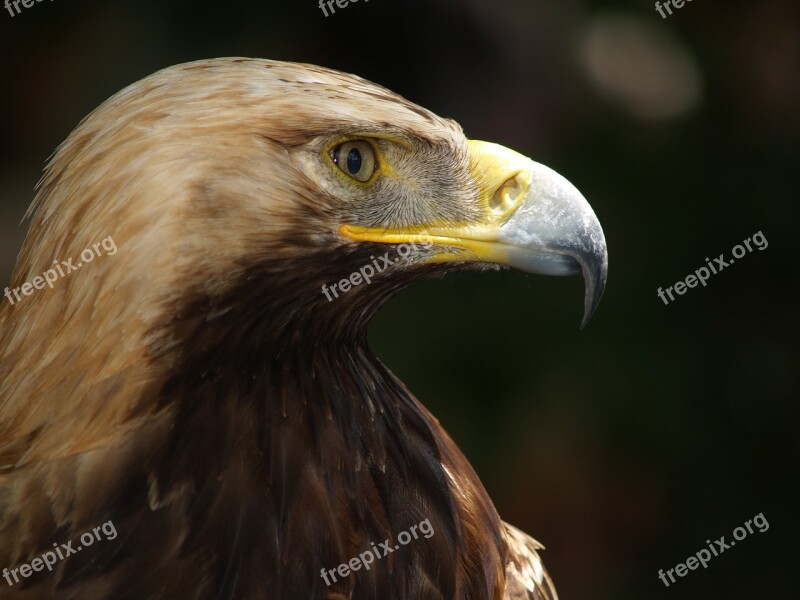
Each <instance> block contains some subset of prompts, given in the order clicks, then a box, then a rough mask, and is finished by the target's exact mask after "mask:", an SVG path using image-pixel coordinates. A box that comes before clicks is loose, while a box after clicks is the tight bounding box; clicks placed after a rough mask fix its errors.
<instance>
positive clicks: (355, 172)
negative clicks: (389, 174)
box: [331, 140, 378, 183]
mask: <svg viewBox="0 0 800 600" xmlns="http://www.w3.org/2000/svg"><path fill="white" fill-rule="evenodd" d="M331 159H332V160H333V162H334V163H335V164H336V166H337V167H339V169H341V170H342V171H343V172H344V173H346V174H347V175H349V176H350V177H352V178H353V179H356V180H358V181H361V182H363V183H366V182H367V181H369V180H370V178H372V175H373V174H374V173H375V169H376V167H377V166H378V161H377V158H376V157H375V149H374V148H373V147H372V146H371V145H370V144H369V143H368V142H364V141H360V140H355V141H352V142H345V143H343V144H339V145H338V146H336V147H335V148H334V149H333V150H331Z"/></svg>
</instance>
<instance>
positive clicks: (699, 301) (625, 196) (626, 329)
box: [0, 0, 800, 600]
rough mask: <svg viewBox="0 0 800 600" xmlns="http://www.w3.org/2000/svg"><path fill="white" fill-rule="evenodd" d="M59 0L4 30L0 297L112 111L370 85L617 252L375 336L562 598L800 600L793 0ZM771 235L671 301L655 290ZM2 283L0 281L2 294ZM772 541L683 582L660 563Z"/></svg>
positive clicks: (473, 281) (445, 301)
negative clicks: (207, 64) (508, 170)
mask: <svg viewBox="0 0 800 600" xmlns="http://www.w3.org/2000/svg"><path fill="white" fill-rule="evenodd" d="M673 11H674V14H673V15H672V16H669V17H668V18H666V19H663V18H662V17H661V16H660V15H659V14H658V12H656V10H655V9H654V6H653V2H651V1H649V0H641V1H628V2H623V1H619V2H612V1H607V2H606V1H602V2H601V1H593V2H590V1H581V0H558V1H555V0H553V1H549V2H546V1H544V0H492V2H488V1H487V0H464V1H461V2H449V1H446V0H425V1H423V0H418V1H403V0H371V1H369V2H364V0H362V1H361V2H359V3H357V4H351V5H350V6H348V7H347V8H344V9H337V11H336V14H334V15H330V16H329V17H325V16H324V15H323V13H322V11H321V10H320V9H319V7H318V5H317V2H316V0H292V2H291V3H290V2H288V1H284V2H272V1H268V2H254V1H244V0H243V1H239V2H230V3H223V2H208V1H206V0H192V1H191V2H190V1H188V0H172V1H162V2H154V1H153V2H147V1H145V2H141V1H140V2H115V1H108V0H106V1H103V2H100V1H99V0H93V1H80V0H55V1H52V2H41V3H38V2H37V3H35V4H34V5H33V6H32V7H31V8H27V9H23V10H22V13H21V14H19V15H16V16H14V17H11V16H10V15H9V14H8V12H7V11H5V10H2V12H0V82H2V92H3V93H2V95H1V96H0V140H2V142H1V143H0V286H2V288H4V287H5V285H6V284H7V282H8V281H9V279H10V274H11V269H12V267H13V263H14V260H15V257H16V254H17V252H18V250H19V248H20V245H21V243H22V240H23V238H24V235H25V232H26V229H27V222H21V221H22V218H23V215H24V212H25V210H26V207H27V206H28V204H29V203H30V201H31V199H32V198H33V186H34V184H35V183H36V181H37V179H38V177H39V175H40V172H41V169H42V166H43V164H44V161H45V159H46V158H47V157H48V156H49V155H50V154H51V152H52V151H53V150H54V149H55V147H56V146H57V145H58V144H59V143H60V142H61V141H62V140H63V139H64V138H65V137H66V136H67V135H68V134H69V132H70V131H71V130H72V128H73V127H75V126H76V125H77V123H78V122H79V120H80V119H81V118H82V117H83V116H85V115H86V114H87V113H88V112H89V111H91V110H92V109H93V108H95V107H96V106H97V105H98V104H100V103H101V102H102V101H103V100H105V99H106V98H107V97H108V96H110V95H111V94H113V93H114V92H116V91H118V90H119V89H121V88H122V87H124V86H126V85H128V84H129V83H132V82H134V81H136V80H138V79H140V78H142V77H144V76H146V75H148V74H150V73H152V72H153V71H155V70H158V69H160V68H163V67H166V66H169V65H172V64H175V63H179V62H184V61H189V60H195V59H199V58H207V57H216V56H233V55H239V56H255V57H264V58H274V59H282V60H290V61H300V62H311V63H317V64H321V65H325V66H329V67H334V68H337V69H341V70H344V71H348V72H352V73H356V74H359V75H361V76H363V77H366V78H367V79H371V80H373V81H375V82H377V83H380V84H383V85H385V86H387V87H389V88H391V89H393V90H395V91H397V92H399V93H401V94H403V95H404V96H406V97H407V98H409V99H411V100H413V101H415V102H417V103H419V104H422V105H424V106H426V107H427V108H429V109H431V110H433V111H435V112H437V113H439V114H441V115H443V116H447V117H451V118H454V119H456V120H457V121H459V122H460V123H461V125H462V126H463V127H464V129H465V131H466V133H467V135H468V136H469V137H471V138H475V139H485V140H490V141H494V142H498V143H501V144H504V145H507V146H509V147H512V148H514V149H516V150H518V151H520V152H522V153H525V154H527V155H529V156H531V157H532V158H534V159H535V160H538V161H540V162H543V163H546V164H548V165H549V166H552V167H553V168H555V169H556V170H558V171H559V172H561V173H562V174H564V175H565V176H566V177H567V178H569V179H570V180H571V181H572V182H573V183H575V184H576V185H577V187H578V188H579V189H581V191H582V192H583V193H584V195H585V196H586V197H587V198H588V199H589V201H590V202H591V204H592V205H593V207H594V208H595V210H596V212H597V214H598V216H599V218H600V220H601V222H602V224H603V226H604V228H605V233H606V237H607V239H608V245H609V253H610V274H609V280H608V287H607V291H606V295H605V299H604V301H603V303H602V304H601V306H600V309H599V311H598V313H597V314H596V316H595V317H594V319H593V321H592V322H591V323H590V324H589V326H588V327H587V328H586V329H585V330H583V331H579V330H578V324H579V322H580V317H581V308H582V295H583V290H582V283H581V281H580V280H578V279H552V278H544V277H533V276H526V275H522V274H518V273H512V272H504V273H496V274H465V275H463V276H456V277H451V278H448V279H445V280H443V281H435V282H430V283H426V284H422V285H417V286H416V287H413V288H411V289H409V290H407V291H405V292H404V293H402V294H401V295H400V296H399V297H397V298H396V299H395V300H393V301H392V302H391V303H389V304H388V305H387V306H386V307H385V308H384V309H383V310H382V311H381V313H380V314H379V315H378V317H377V318H376V319H375V321H374V323H373V326H372V330H371V337H372V341H373V345H374V347H375V348H376V350H377V351H378V354H379V355H380V356H381V358H382V359H383V360H384V361H385V362H386V363H387V364H388V365H389V366H390V367H391V368H392V369H393V370H394V371H395V372H396V373H397V374H398V375H399V376H400V377H401V378H402V379H403V380H404V381H405V382H406V383H407V384H408V386H409V387H410V388H411V390H412V391H413V392H414V393H415V394H416V395H417V396H418V397H419V398H420V399H421V400H422V401H423V402H424V403H425V404H426V405H427V406H428V407H429V408H430V409H431V410H432V411H433V412H434V414H436V415H437V416H438V417H439V419H440V420H441V422H442V424H443V425H444V426H445V428H446V429H448V430H449V432H450V433H451V434H452V436H453V437H454V438H455V440H456V441H457V442H458V443H459V444H460V446H461V447H462V449H463V450H464V451H465V453H466V454H467V456H468V457H469V459H470V460H471V461H472V462H473V464H474V466H475V468H476V469H477V471H478V473H479V474H480V476H481V478H482V479H483V481H484V483H485V485H486V487H487V488H488V490H489V492H490V494H491V495H492V497H493V499H494V501H495V503H496V505H497V507H498V509H499V511H500V514H501V515H502V516H503V517H504V518H505V519H506V520H508V521H510V522H511V523H514V524H516V525H518V526H519V527H521V528H523V529H525V530H526V531H528V532H529V533H531V534H533V535H534V536H536V537H537V538H539V539H540V540H541V541H543V542H544V543H545V545H546V546H547V551H546V553H545V560H546V564H547V565H548V566H549V568H550V570H551V572H552V575H553V577H554V579H555V580H556V582H557V584H558V588H559V591H560V594H561V597H562V600H569V599H578V600H582V599H599V600H604V599H627V598H631V599H641V598H789V597H797V592H796V588H797V583H796V573H797V569H798V561H799V560H800V550H799V549H800V541H798V538H797V536H798V535H799V534H800V529H798V520H797V519H796V518H795V514H794V513H795V506H796V505H797V495H796V493H797V492H796V490H797V480H798V466H799V465H800V456H799V454H800V453H799V452H798V433H799V432H800V427H798V411H797V408H796V406H795V404H796V402H797V400H798V398H800V394H798V369H797V366H798V352H797V349H796V345H797V343H796V342H797V339H798V316H797V313H798V311H797V304H798V303H797V287H798V286H797V279H798V265H797V262H798V258H800V256H798V250H797V235H796V228H797V227H798V210H797V204H798V201H800V184H798V174H799V173H800V5H798V3H797V2H796V0H786V1H778V0H774V1H773V0H766V1H764V0H760V1H758V2H756V1H755V0H751V1H749V2H732V1H726V2H711V1H709V0H697V1H695V2H687V3H686V4H685V5H684V6H683V8H681V9H680V10H675V9H673ZM758 231H762V232H763V235H764V237H765V238H766V239H767V240H768V242H769V247H768V248H767V249H765V250H763V251H757V250H756V251H754V252H753V253H751V254H748V255H747V256H746V257H744V258H743V259H741V260H740V261H737V262H736V264H734V265H732V266H731V267H729V268H728V269H726V270H725V271H723V272H721V273H720V274H719V275H717V276H715V277H713V278H712V279H711V280H710V281H709V282H708V286H707V287H705V288H701V287H698V288H696V289H691V290H689V291H688V292H687V293H686V294H685V295H684V296H679V297H678V300H677V301H675V302H674V303H671V304H670V305H669V306H665V305H664V304H663V302H662V301H661V300H660V299H659V298H658V296H657V295H656V290H657V288H658V287H664V288H666V287H668V286H671V285H673V284H674V283H675V282H676V281H678V280H679V279H684V278H685V277H686V276H687V275H689V274H690V273H692V272H693V271H694V270H695V269H698V268H699V267H702V266H704V265H705V258H706V257H709V258H712V259H713V257H716V256H718V255H719V254H721V253H725V254H726V255H727V256H729V255H730V251H731V248H732V247H733V246H734V245H736V244H738V243H740V242H741V241H742V240H744V239H745V238H748V237H750V236H751V235H753V234H754V233H756V232H758ZM2 288H0V289H2ZM759 513H763V515H764V518H765V519H766V520H767V521H768V523H769V525H770V527H769V530H768V531H766V532H765V533H755V534H753V535H751V536H749V537H748V538H747V539H746V541H742V542H740V543H739V544H738V545H737V546H736V547H734V548H731V549H730V550H728V551H727V552H725V554H723V555H721V556H719V557H717V558H714V559H713V560H712V561H711V562H710V563H709V565H708V568H707V569H706V570H702V569H701V570H699V571H691V572H690V573H689V574H688V575H687V576H686V577H684V578H683V579H678V581H677V583H675V584H673V585H672V586H671V587H670V588H668V589H667V588H665V586H664V585H663V583H662V582H661V581H660V580H659V579H658V576H657V573H658V570H659V569H664V570H666V569H669V568H673V567H674V566H675V565H676V564H677V563H678V562H683V561H685V560H686V558H687V557H688V556H690V555H692V554H694V553H695V552H697V551H698V550H701V549H702V548H704V547H705V546H706V542H705V541H706V540H707V539H711V540H714V539H717V538H719V537H720V536H722V535H725V536H726V539H727V540H730V539H731V537H732V534H731V532H732V531H733V529H734V528H736V527H738V526H740V525H742V524H743V523H744V522H745V521H747V520H748V519H752V518H753V516H754V515H757V514H759Z"/></svg>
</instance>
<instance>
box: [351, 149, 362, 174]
mask: <svg viewBox="0 0 800 600" xmlns="http://www.w3.org/2000/svg"><path fill="white" fill-rule="evenodd" d="M361 163H362V158H361V152H359V151H358V150H356V149H355V148H353V149H352V150H350V152H348V153H347V170H348V171H350V174H351V175H356V174H357V173H358V172H359V171H361Z"/></svg>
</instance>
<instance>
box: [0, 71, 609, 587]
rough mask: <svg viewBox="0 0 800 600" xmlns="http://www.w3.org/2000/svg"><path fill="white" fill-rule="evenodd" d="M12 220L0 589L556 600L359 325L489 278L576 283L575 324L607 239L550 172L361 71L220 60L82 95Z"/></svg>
mask: <svg viewBox="0 0 800 600" xmlns="http://www.w3.org/2000/svg"><path fill="white" fill-rule="evenodd" d="M29 216H30V220H31V223H30V228H29V232H28V234H27V237H26V239H25V242H24V245H23V247H22V249H21V252H20V254H19V256H18V260H17V264H16V268H15V270H14V273H13V276H12V280H11V283H10V285H9V288H7V289H6V290H5V292H6V297H5V298H3V299H2V300H3V301H2V308H0V568H2V569H4V570H3V576H2V578H0V598H3V599H6V598H13V599H23V600H30V599H39V598H43V599H58V600H68V599H77V598H80V599H92V600H98V599H107V598H109V599H111V598H113V599H115V600H126V599H137V600H141V599H154V600H155V599H179V600H180V599H216V600H224V599H245V600H263V599H268V600H308V599H323V600H345V599H353V600H367V599H380V600H385V599H396V600H406V599H408V600H445V599H453V600H455V599H458V600H466V599H468V600H487V599H492V600H523V599H525V600H531V599H537V600H544V599H554V598H556V597H557V596H556V592H555V589H554V586H553V583H552V582H551V579H550V578H549V576H548V574H547V572H546V571H545V569H544V568H543V566H542V563H541V561H540V556H539V553H540V550H541V546H540V545H539V544H538V543H537V542H536V541H535V540H534V539H533V538H531V537H529V536H527V535H526V534H524V533H522V532H521V531H519V530H518V529H516V528H514V527H513V526H511V525H509V524H507V523H505V522H503V521H502V520H501V519H500V517H499V516H498V513H497V510H496V509H495V507H494V505H493V504H492V501H491V499H490V498H489V496H488V494H487V492H486V490H485V489H484V487H483V485H482V484H481V482H480V480H479V478H478V476H477V475H476V473H475V471H474V470H473V469H472V467H471V466H470V464H469V462H468V461H467V459H466V458H465V456H464V455H463V454H462V452H461V451H460V450H459V449H458V447H457V446H456V444H455V443H454V442H453V440H452V439H451V438H450V437H449V436H448V434H447V433H446V432H445V431H444V429H443V428H442V427H441V425H440V424H439V422H438V421H437V420H436V418H435V417H434V416H432V415H431V413H430V412H428V411H427V410H426V408H425V407H424V406H423V405H422V404H421V403H420V402H419V401H418V400H417V399H416V398H415V397H414V396H413V395H412V394H411V393H410V392H409V390H408V389H407V388H406V387H405V386H404V385H403V383H402V382H401V381H399V380H398V379H397V378H396V377H395V376H394V375H393V374H392V373H391V372H390V371H389V369H387V367H386V366H384V365H383V364H382V363H381V362H380V361H379V360H378V359H377V358H376V357H375V355H374V354H373V353H372V351H371V350H370V348H369V346H368V343H367V334H366V331H367V325H368V323H369V322H370V319H371V318H372V316H373V315H374V314H375V312H376V311H377V310H378V309H379V308H380V307H381V305H383V304H384V303H385V302H386V301H387V300H388V299H389V298H390V297H391V296H392V295H394V294H395V293H396V292H397V291H398V290H400V289H402V288H404V287H405V286H408V285H409V284H411V283H413V282H415V281H417V280H421V279H425V278H432V277H441V276H444V275H446V274H447V273H450V272H453V271H459V270H465V269H473V270H488V269H495V270H496V269H500V268H508V267H512V268H515V269H518V270H521V271H523V272H528V273H542V274H551V275H573V274H579V275H582V276H583V278H584V281H585V298H584V324H585V323H586V321H587V320H588V319H589V317H590V316H591V315H592V313H593V312H594V311H595V309H596V308H597V305H598V302H599V301H600V298H601V296H602V294H603V290H604V287H605V281H606V272H607V264H608V259H607V252H606V243H605V238H604V235H603V231H602V228H601V226H600V224H599V222H598V219H597V218H596V216H595V214H594V212H593V211H592V209H591V207H590V206H589V204H588V203H587V201H586V200H585V199H584V197H583V196H582V195H581V194H580V193H579V192H578V190H577V189H576V188H575V187H574V186H573V185H572V184H570V183H569V182H568V181H567V180H566V179H564V178H563V177H561V176H560V175H558V174H557V173H556V172H554V171H552V170H551V169H549V168H547V167H545V166H543V165H541V164H539V163H536V162H534V161H532V160H531V159H529V158H527V157H525V156H523V155H521V154H518V153H517V152H514V151H512V150H510V149H507V148H505V147H503V146H500V145H497V144H492V143H489V142H481V141H475V140H468V139H467V138H466V137H465V135H464V133H463V131H462V129H461V128H460V127H459V126H458V125H457V124H456V123H455V122H454V121H452V120H448V119H444V118H441V117H439V116H437V115H435V114H433V113H431V112H430V111H428V110H426V109H424V108H422V107H420V106H417V105H415V104H413V103H412V102H410V101H408V100H406V99H404V98H403V97H401V96H399V95H397V94H395V93H393V92H391V91H389V90H387V89H385V88H383V87H380V86H378V85H375V84H373V83H370V82H368V81H366V80H364V79H361V78H359V77H356V76H353V75H348V74H344V73H341V72H337V71H334V70H330V69H327V68H321V67H318V66H313V65H308V64H296V63H286V62H278V61H269V60H261V59H249V58H224V59H212V60H202V61H198V62H192V63H186V64H181V65H177V66H173V67H169V68H166V69H164V70H161V71H159V72H157V73H155V74H153V75H150V76H148V77H146V78H145V79H142V80H141V81H139V82H137V83H134V84H132V85H131V86H129V87H127V88H125V89H123V90H122V91H120V92H118V93H117V94H116V95H114V96H112V97H111V98H110V99H108V100H107V101H105V102H104V103H103V104H101V105H100V106H99V107H98V108H97V109H95V110H94V111H93V112H92V113H91V114H89V116H87V117H86V118H85V119H84V120H83V121H82V122H81V123H80V124H79V125H78V126H77V128H75V130H74V131H73V132H72V133H71V134H70V135H69V136H68V138H67V139H66V140H65V141H64V142H63V143H62V144H61V145H60V146H59V148H58V149H57V150H56V152H55V153H54V155H53V156H52V157H51V159H50V160H49V162H48V164H47V166H46V169H45V173H44V175H43V177H42V180H41V181H40V182H39V184H38V187H37V193H36V197H35V198H34V201H33V204H32V205H31V209H30V210H29ZM99 240H103V243H102V245H100V244H98V243H97V242H98V241H99ZM108 240H112V241H113V246H114V251H113V252H111V250H110V248H111V243H110V242H109V243H108V244H106V242H107V241H108ZM104 249H105V250H107V251H106V252H104ZM87 250H88V251H89V252H87ZM90 256H91V257H92V258H91V259H90V258H89V257H90ZM53 271H56V272H58V276H52V275H49V274H50V273H51V272H53ZM43 280H46V283H47V285H37V282H38V283H41V282H42V281H43ZM19 290H22V293H20V291H19ZM112 530H113V536H112V535H111V531H112ZM421 532H424V535H421ZM412 534H413V535H412ZM56 555H57V557H56ZM37 561H38V562H37ZM37 566H38V568H37Z"/></svg>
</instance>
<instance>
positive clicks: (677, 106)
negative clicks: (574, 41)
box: [579, 15, 702, 119]
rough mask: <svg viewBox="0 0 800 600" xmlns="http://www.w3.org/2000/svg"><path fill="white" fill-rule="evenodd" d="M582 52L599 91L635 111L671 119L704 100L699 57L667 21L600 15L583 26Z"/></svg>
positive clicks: (641, 115)
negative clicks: (652, 21)
mask: <svg viewBox="0 0 800 600" xmlns="http://www.w3.org/2000/svg"><path fill="white" fill-rule="evenodd" d="M579 52H580V58H581V63H582V64H583V67H584V69H586V72H587V74H588V76H589V78H590V80H591V82H592V83H593V84H594V85H595V86H596V87H597V88H598V90H599V91H600V93H602V94H603V95H604V96H606V97H607V98H608V99H609V100H611V101H613V102H615V103H617V104H618V105H619V106H620V107H621V108H623V109H625V110H627V111H628V112H631V113H633V114H635V115H636V116H639V117H642V118H647V119H668V118H671V117H676V116H679V115H681V114H683V113H686V112H687V111H689V110H691V109H692V108H694V107H695V106H697V105H698V104H699V102H700V98H701V95H702V76H701V74H700V68H699V66H698V64H697V61H696V59H695V58H694V56H693V55H692V53H691V51H690V50H689V48H688V47H687V46H686V44H684V43H683V42H682V41H681V40H680V39H679V38H678V37H677V36H676V35H675V34H673V33H672V32H671V31H670V30H669V29H668V28H665V27H664V26H661V25H656V24H651V23H649V22H647V21H646V20H643V19H640V18H636V17H629V16H623V15H614V16H602V17H596V18H594V19H593V20H592V22H591V23H590V24H589V26H588V27H587V28H586V30H585V31H584V32H583V35H582V38H581V39H580V45H579Z"/></svg>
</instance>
